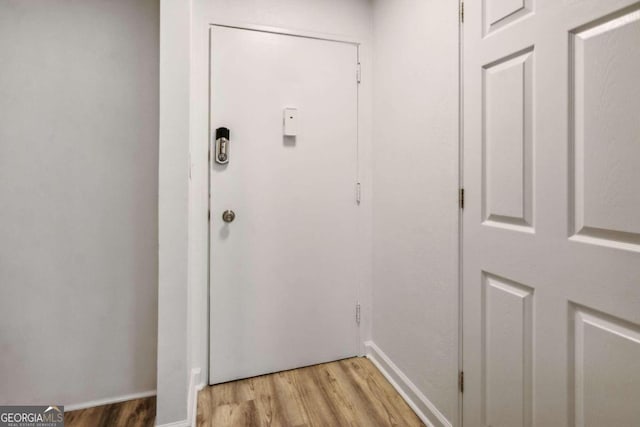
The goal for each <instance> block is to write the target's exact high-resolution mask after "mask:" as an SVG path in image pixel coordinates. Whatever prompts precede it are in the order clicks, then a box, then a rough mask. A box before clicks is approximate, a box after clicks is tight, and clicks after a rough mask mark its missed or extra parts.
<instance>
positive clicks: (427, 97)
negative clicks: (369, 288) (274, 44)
mask: <svg viewBox="0 0 640 427" xmlns="http://www.w3.org/2000/svg"><path fill="white" fill-rule="evenodd" d="M457 13H458V6H457V2H455V1H449V0H430V1H424V0H394V1H389V0H379V1H375V2H374V107H373V111H374V112H373V114H374V156H373V159H374V160H373V162H374V163H373V164H374V166H373V176H374V178H373V186H374V205H373V253H374V258H373V266H374V267H373V277H374V282H373V341H374V342H375V343H376V344H377V345H378V347H380V348H381V349H382V351H383V352H384V353H386V355H387V356H389V357H390V358H391V360H392V361H393V362H394V363H395V364H396V365H397V366H398V367H399V368H400V369H401V370H402V371H403V372H404V373H405V374H406V375H407V376H408V377H409V379H410V380H411V381H412V382H413V383H414V384H415V385H416V386H418V388H419V389H420V390H421V391H422V393H423V394H424V395H425V396H426V397H427V398H428V399H429V400H430V401H431V402H432V403H433V404H435V405H436V407H437V408H438V409H439V410H440V412H442V413H443V414H444V415H445V416H446V418H447V419H448V420H449V421H450V422H452V423H453V424H454V425H457V388H456V382H457V370H458V345H457V343H458V341H457V340H458V311H457V310H458V278H457V268H458V267H457V236H458V234H457V227H458V225H457V224H458V210H457V186H458V121H457V120H458V119H457V117H458V96H457V94H458V74H457V70H458V17H457Z"/></svg>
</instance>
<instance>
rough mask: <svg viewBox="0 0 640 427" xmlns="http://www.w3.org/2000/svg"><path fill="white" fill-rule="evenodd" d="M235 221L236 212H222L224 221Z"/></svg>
mask: <svg viewBox="0 0 640 427" xmlns="http://www.w3.org/2000/svg"><path fill="white" fill-rule="evenodd" d="M234 219H236V213H235V212H234V211H232V210H229V209H227V210H226V211H224V212H222V220H223V221H224V222H233V220H234Z"/></svg>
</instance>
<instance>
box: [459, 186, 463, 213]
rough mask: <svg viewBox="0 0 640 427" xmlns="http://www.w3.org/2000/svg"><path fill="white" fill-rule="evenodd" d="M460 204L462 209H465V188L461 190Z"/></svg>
mask: <svg viewBox="0 0 640 427" xmlns="http://www.w3.org/2000/svg"><path fill="white" fill-rule="evenodd" d="M458 202H459V203H460V209H464V188H461V189H460V190H459V193H458Z"/></svg>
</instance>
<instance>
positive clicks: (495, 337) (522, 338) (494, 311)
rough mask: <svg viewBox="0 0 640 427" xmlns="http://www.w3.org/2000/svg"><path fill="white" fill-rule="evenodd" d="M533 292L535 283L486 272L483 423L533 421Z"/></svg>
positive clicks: (524, 426) (512, 425)
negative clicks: (528, 283)
mask: <svg viewBox="0 0 640 427" xmlns="http://www.w3.org/2000/svg"><path fill="white" fill-rule="evenodd" d="M533 295H534V292H533V289H532V288H529V287H527V286H524V285H521V284H519V283H516V282H513V281H511V280H508V279H505V278H502V277H498V276H495V275H492V274H488V273H484V277H483V289H482V299H483V315H482V346H483V349H484V355H483V360H484V363H483V378H484V380H483V382H484V393H483V396H484V398H483V400H484V404H483V405H482V406H483V418H484V421H483V425H484V426H491V427H518V426H521V427H528V426H531V423H532V392H533V389H532V387H533V382H532V380H533V378H532V375H533V302H534V301H533Z"/></svg>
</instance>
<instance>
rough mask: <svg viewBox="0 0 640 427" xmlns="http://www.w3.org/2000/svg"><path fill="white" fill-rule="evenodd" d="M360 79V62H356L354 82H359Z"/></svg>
mask: <svg viewBox="0 0 640 427" xmlns="http://www.w3.org/2000/svg"><path fill="white" fill-rule="evenodd" d="M361 81H362V67H361V66H360V63H359V62H358V63H357V64H356V82H358V83H360V82H361Z"/></svg>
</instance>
